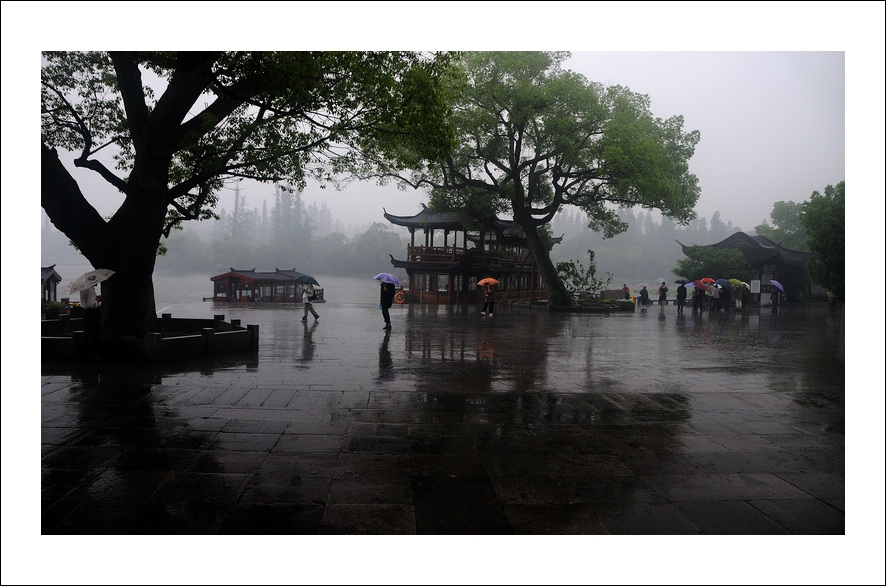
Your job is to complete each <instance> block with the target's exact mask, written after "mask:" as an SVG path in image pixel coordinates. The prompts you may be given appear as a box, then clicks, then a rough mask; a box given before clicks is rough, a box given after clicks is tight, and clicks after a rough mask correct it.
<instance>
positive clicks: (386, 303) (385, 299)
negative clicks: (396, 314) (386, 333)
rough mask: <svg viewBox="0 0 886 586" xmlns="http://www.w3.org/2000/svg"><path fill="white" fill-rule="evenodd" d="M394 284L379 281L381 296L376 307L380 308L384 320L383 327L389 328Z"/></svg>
mask: <svg viewBox="0 0 886 586" xmlns="http://www.w3.org/2000/svg"><path fill="white" fill-rule="evenodd" d="M394 292H395V289H394V284H393V283H388V282H386V281H382V282H381V298H380V299H379V303H378V308H379V309H381V316H382V317H383V318H384V320H385V327H384V329H386V330H390V329H391V313H390V311H389V310H390V309H391V305H393V303H394Z"/></svg>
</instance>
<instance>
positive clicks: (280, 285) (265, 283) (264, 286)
mask: <svg viewBox="0 0 886 586" xmlns="http://www.w3.org/2000/svg"><path fill="white" fill-rule="evenodd" d="M307 277H310V275H306V274H305V273H300V272H298V271H296V270H295V269H294V268H293V269H275V270H274V271H273V272H271V271H257V270H255V268H252V269H245V270H244V269H235V268H233V267H231V270H230V271H228V272H227V273H222V274H221V275H216V276H214V277H210V280H211V281H212V285H213V286H212V290H213V293H212V300H213V301H247V302H270V303H280V302H292V303H299V302H301V291H302V287H304V285H305V281H303V280H302V279H303V278H307ZM314 291H315V292H316V293H317V295H318V299H317V301H323V289H320V288H318V287H315V288H314Z"/></svg>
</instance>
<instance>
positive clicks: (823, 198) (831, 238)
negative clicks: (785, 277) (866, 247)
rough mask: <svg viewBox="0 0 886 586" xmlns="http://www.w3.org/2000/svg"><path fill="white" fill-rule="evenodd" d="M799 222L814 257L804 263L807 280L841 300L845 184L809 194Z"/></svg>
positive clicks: (844, 247) (844, 277)
mask: <svg viewBox="0 0 886 586" xmlns="http://www.w3.org/2000/svg"><path fill="white" fill-rule="evenodd" d="M800 221H801V222H802V223H803V226H804V227H805V228H806V232H807V233H808V235H809V249H810V250H812V251H813V252H815V256H814V257H812V259H811V260H810V261H809V262H808V263H807V264H806V270H807V271H808V272H809V277H810V278H811V279H812V280H813V281H815V282H816V283H820V284H821V285H823V286H824V287H827V288H828V289H830V290H831V291H832V292H833V293H834V294H836V296H837V298H838V299H844V297H843V295H844V292H845V279H846V182H845V181H840V182H839V183H837V185H828V186H827V187H825V189H824V194H822V193H819V192H818V191H813V192H812V196H811V197H810V199H809V201H808V202H805V203H804V204H803V210H802V212H801V213H800Z"/></svg>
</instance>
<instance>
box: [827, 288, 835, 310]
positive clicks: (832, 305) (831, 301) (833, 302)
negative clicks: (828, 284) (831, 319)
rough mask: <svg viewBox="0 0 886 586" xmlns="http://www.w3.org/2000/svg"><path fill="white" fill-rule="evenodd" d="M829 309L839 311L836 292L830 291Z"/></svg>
mask: <svg viewBox="0 0 886 586" xmlns="http://www.w3.org/2000/svg"><path fill="white" fill-rule="evenodd" d="M828 309H830V310H835V309H837V296H836V295H834V292H833V291H831V290H830V289H828Z"/></svg>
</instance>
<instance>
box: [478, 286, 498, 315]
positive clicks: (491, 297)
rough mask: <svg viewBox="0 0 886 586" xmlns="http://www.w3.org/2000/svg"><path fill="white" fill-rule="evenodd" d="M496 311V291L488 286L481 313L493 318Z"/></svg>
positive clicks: (484, 292)
mask: <svg viewBox="0 0 886 586" xmlns="http://www.w3.org/2000/svg"><path fill="white" fill-rule="evenodd" d="M494 309H495V291H493V290H492V285H486V290H485V291H483V309H481V310H480V313H481V314H483V315H486V316H488V317H492V312H493V310H494Z"/></svg>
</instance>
